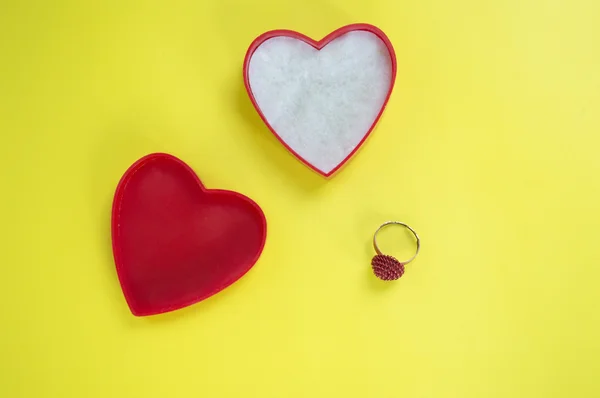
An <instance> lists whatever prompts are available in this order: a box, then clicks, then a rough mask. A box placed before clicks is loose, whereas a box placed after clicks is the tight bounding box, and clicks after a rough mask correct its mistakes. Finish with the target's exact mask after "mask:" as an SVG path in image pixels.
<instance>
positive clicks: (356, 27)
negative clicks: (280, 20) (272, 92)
mask: <svg viewBox="0 0 600 398" xmlns="http://www.w3.org/2000/svg"><path fill="white" fill-rule="evenodd" d="M352 31H367V32H371V33H373V34H374V35H376V36H377V37H379V38H380V39H381V41H382V42H383V43H384V44H385V46H386V47H387V49H388V51H389V53H390V60H391V64H392V82H391V84H390V89H389V91H388V93H387V96H386V98H385V101H384V103H383V105H382V107H381V110H380V111H379V114H378V115H377V117H376V118H375V120H374V121H373V124H372V125H371V128H370V129H369V131H367V132H366V133H365V136H364V137H363V139H362V140H361V141H360V142H359V144H358V145H357V146H356V148H354V150H353V151H352V152H351V153H350V154H349V155H348V156H347V157H346V158H345V159H344V160H343V161H342V162H341V163H340V164H338V165H337V166H336V167H335V168H334V169H333V170H331V171H330V172H329V173H323V172H322V171H320V170H319V169H317V168H316V167H314V166H313V165H312V164H311V163H310V162H308V161H307V160H306V159H304V158H303V157H302V156H300V155H299V154H298V153H297V152H296V151H294V150H293V149H292V148H290V146H289V145H287V144H286V143H285V141H284V140H283V139H282V138H281V137H280V136H279V134H277V131H275V129H274V128H273V127H272V126H271V125H270V124H269V122H268V121H267V119H266V117H265V115H264V114H263V113H262V112H261V110H260V107H259V106H258V103H257V102H256V99H255V98H254V95H253V94H252V89H251V87H250V79H249V76H248V74H249V68H250V59H251V58H252V55H253V54H254V52H255V51H256V49H257V48H258V47H259V46H260V45H261V44H262V43H264V42H265V41H267V40H269V39H272V38H274V37H281V36H285V37H291V38H294V39H298V40H302V41H304V42H305V43H307V44H309V45H311V46H313V47H314V48H316V49H317V50H321V49H323V48H324V47H325V46H326V45H327V44H329V43H330V42H332V41H333V40H335V39H337V38H338V37H340V36H342V35H344V34H346V33H348V32H352ZM396 72H397V63H396V53H395V51H394V47H393V46H392V43H391V42H390V40H389V39H388V37H387V36H386V35H385V33H383V31H381V29H379V28H377V27H376V26H373V25H369V24H351V25H346V26H343V27H341V28H339V29H337V30H335V31H333V32H331V33H330V34H328V35H327V36H325V37H324V38H323V39H321V40H319V41H316V40H313V39H311V38H310V37H308V36H305V35H303V34H302V33H298V32H295V31H293V30H282V29H279V30H272V31H269V32H266V33H263V34H262V35H260V36H259V37H257V38H256V39H255V40H254V41H253V42H252V44H250V47H249V48H248V51H247V52H246V57H245V59H244V85H245V86H246V91H247V92H248V96H249V97H250V101H252V105H254V108H256V111H257V112H258V114H259V115H260V118H261V119H262V120H263V122H264V123H265V124H266V125H267V127H268V128H269V130H270V131H271V132H272V133H273V134H274V135H275V137H277V139H278V140H279V142H281V143H282V144H283V146H284V147H286V148H287V150H288V151H290V152H291V153H292V154H293V155H294V156H295V157H296V158H297V159H299V160H300V161H301V162H302V163H304V164H305V165H307V166H308V167H310V168H311V169H312V170H314V171H316V172H317V173H319V174H320V175H322V176H323V177H331V176H333V175H334V174H335V173H336V172H337V171H338V170H339V169H341V168H342V167H343V166H344V165H345V164H346V163H347V162H348V161H349V160H350V159H351V158H352V157H353V156H354V155H355V154H356V152H358V150H359V149H360V147H362V145H363V144H364V143H365V141H366V140H367V138H368V137H369V135H370V134H371V132H372V131H373V129H374V128H375V126H376V125H377V122H378V121H379V119H380V118H381V115H382V114H383V111H384V110H385V107H386V105H387V103H388V101H389V99H390V96H391V95H392V90H393V88H394V83H395V81H396Z"/></svg>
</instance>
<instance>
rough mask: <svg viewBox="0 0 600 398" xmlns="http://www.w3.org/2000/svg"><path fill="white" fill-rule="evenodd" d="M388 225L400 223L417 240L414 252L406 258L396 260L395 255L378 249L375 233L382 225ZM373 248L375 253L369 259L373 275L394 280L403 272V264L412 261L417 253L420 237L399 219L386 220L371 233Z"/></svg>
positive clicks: (386, 279) (419, 246)
mask: <svg viewBox="0 0 600 398" xmlns="http://www.w3.org/2000/svg"><path fill="white" fill-rule="evenodd" d="M389 225H401V226H403V227H405V228H406V229H408V230H409V231H410V232H411V233H412V234H413V235H414V237H415V239H416V241H417V250H416V252H415V254H414V255H413V256H412V257H411V258H409V259H408V260H406V261H398V260H397V259H396V258H395V257H392V256H388V255H386V254H383V253H382V252H381V250H380V249H379V246H378V245H377V234H378V233H379V231H381V230H382V229H383V228H384V227H387V226H389ZM373 248H374V249H375V252H376V253H377V255H376V256H375V257H373V260H372V261H371V265H372V267H373V272H374V273H375V275H376V276H377V277H378V278H379V279H383V280H385V281H390V280H396V279H398V278H400V277H401V276H402V275H403V274H404V266H405V265H406V264H408V263H410V262H411V261H413V260H414V259H415V258H416V257H417V255H418V254H419V250H420V249H421V239H420V238H419V235H418V234H417V232H416V231H415V230H414V229H412V228H411V227H410V226H409V225H407V224H405V223H403V222H400V221H388V222H385V223H383V224H381V225H380V226H379V228H377V231H375V234H373Z"/></svg>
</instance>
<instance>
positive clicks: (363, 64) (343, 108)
mask: <svg viewBox="0 0 600 398" xmlns="http://www.w3.org/2000/svg"><path fill="white" fill-rule="evenodd" d="M243 72H244V84H245V86H246V90H247V92H248V95H249V97H250V100H251V101H252V104H253V105H254V107H255V108H256V110H257V112H258V114H259V115H260V117H261V118H262V120H263V121H264V123H265V124H266V125H267V127H268V128H269V130H271V132H272V133H273V134H274V135H275V137H277V139H279V141H280V142H281V143H282V144H283V145H284V146H285V147H286V148H287V149H288V150H289V151H290V152H291V153H292V154H293V155H294V156H295V157H296V158H298V159H299V160H300V161H301V162H302V163H304V164H305V165H307V166H308V167H310V168H311V169H313V170H314V171H316V172H317V173H319V174H321V175H322V176H324V177H330V176H332V175H333V174H335V173H336V172H337V171H338V170H339V169H340V168H341V167H342V166H343V165H344V164H346V163H347V162H348V161H349V160H350V159H351V158H352V157H353V155H354V154H355V153H356V152H357V151H358V149H359V148H360V147H361V146H362V145H363V143H364V142H365V141H366V139H367V138H368V136H369V135H370V134H371V132H372V131H373V129H374V128H375V125H376V124H377V122H378V121H379V119H380V117H381V115H382V114H383V111H384V109H385V107H386V105H387V102H388V100H389V98H390V95H391V93H392V89H393V86H394V82H395V79H396V56H395V52H394V49H393V47H392V44H391V42H390V40H389V39H388V37H387V36H386V35H385V34H384V33H383V32H382V31H381V30H380V29H379V28H377V27H375V26H372V25H368V24H352V25H347V26H344V27H342V28H340V29H337V30H335V31H334V32H332V33H330V34H329V35H327V36H326V37H325V38H323V39H322V40H319V41H315V40H313V39H311V38H309V37H307V36H305V35H303V34H301V33H298V32H294V31H291V30H273V31H269V32H266V33H264V34H262V35H260V36H259V37H258V38H256V39H255V40H254V41H253V42H252V44H251V45H250V47H249V48H248V51H247V53H246V57H245V60H244V70H243Z"/></svg>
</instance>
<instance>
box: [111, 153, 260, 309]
mask: <svg viewBox="0 0 600 398" xmlns="http://www.w3.org/2000/svg"><path fill="white" fill-rule="evenodd" d="M265 238H266V219H265V216H264V214H263V212H262V210H261V209H260V207H259V206H258V205H257V204H256V203H255V202H253V201H252V200H250V199H249V198H247V197H246V196H243V195H242V194H239V193H237V192H231V191H224V190H211V189H206V188H205V187H204V186H203V185H202V182H201V181H200V179H199V178H198V177H197V175H196V174H195V173H194V171H193V170H192V169H191V168H190V167H189V166H188V165H187V164H185V163H184V162H183V161H181V160H179V159H177V158H175V157H174V156H171V155H168V154H163V153H155V154H151V155H148V156H145V157H143V158H142V159H140V160H138V161H137V162H135V163H134V164H133V165H132V166H131V167H130V168H129V169H128V170H127V171H126V172H125V174H124V175H123V177H122V178H121V181H120V182H119V184H118V186H117V190H116V193H115V197H114V202H113V209H112V242H113V254H114V259H115V264H116V269H117V274H118V277H119V281H120V283H121V287H122V289H123V293H124V295H125V299H126V301H127V303H128V305H129V308H130V310H131V312H132V313H133V314H134V315H136V316H145V315H155V314H160V313H164V312H168V311H172V310H176V309H179V308H183V307H186V306H189V305H191V304H194V303H197V302H199V301H201V300H203V299H206V298H208V297H210V296H212V295H214V294H215V293H218V292H219V291H221V290H223V289H225V288H226V287H228V286H229V285H231V284H232V283H234V282H235V281H237V280H238V279H239V278H241V277H242V276H243V275H244V274H246V272H248V271H249V270H250V268H252V266H253V265H254V264H255V263H256V261H257V260H258V258H259V256H260V254H261V252H262V250H263V247H264V244H265Z"/></svg>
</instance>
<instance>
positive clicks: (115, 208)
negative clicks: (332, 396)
mask: <svg viewBox="0 0 600 398" xmlns="http://www.w3.org/2000/svg"><path fill="white" fill-rule="evenodd" d="M160 158H163V159H167V160H169V161H173V162H175V163H176V164H177V165H178V166H180V167H182V170H183V171H185V172H186V173H187V174H189V177H190V178H193V179H194V181H195V182H196V183H197V184H198V187H199V188H200V191H201V192H202V194H203V195H210V194H211V193H217V194H224V195H228V196H232V197H236V198H238V199H240V200H243V201H245V202H247V203H248V204H250V205H251V206H252V207H254V208H255V210H256V212H257V214H259V215H260V222H261V224H260V231H261V238H260V245H259V246H258V247H257V251H256V254H255V255H254V257H253V258H252V260H251V261H249V262H248V263H247V264H246V267H245V269H243V271H242V272H241V273H240V274H239V275H237V278H235V279H233V280H231V281H230V282H229V283H223V284H220V285H219V286H217V288H216V289H213V290H212V291H211V292H209V293H207V294H204V295H199V296H196V297H194V298H193V299H190V300H187V301H182V302H180V303H177V304H176V305H172V306H162V307H161V308H159V309H157V310H154V311H140V310H139V309H138V308H136V306H135V305H133V303H134V299H133V298H132V296H131V292H130V289H129V286H128V285H127V281H126V278H124V273H123V271H122V268H123V266H124V265H123V263H122V261H121V249H120V247H119V243H118V239H117V236H118V235H119V214H120V204H121V199H122V197H123V195H124V190H125V187H126V185H127V183H128V182H129V180H130V179H131V178H132V177H133V175H134V174H135V172H136V171H137V170H139V169H140V168H142V167H144V165H145V164H147V163H148V162H151V161H153V160H155V159H160ZM111 236H112V249H113V257H114V261H115V266H116V271H117V277H118V279H119V283H120V285H121V290H122V292H123V295H124V296H125V301H126V302H127V304H128V306H129V309H130V310H131V312H132V314H133V315H134V316H151V315H158V314H162V313H166V312H171V311H175V310H178V309H182V308H185V307H189V306H191V305H193V304H196V303H199V302H200V301H203V300H205V299H207V298H209V297H212V296H214V295H216V294H217V293H219V292H221V291H223V290H224V289H226V288H227V287H229V286H231V285H233V284H234V283H235V282H237V281H239V280H240V279H241V278H242V277H243V276H244V275H246V274H247V273H248V272H249V271H250V270H251V269H252V268H253V267H254V265H255V264H256V262H257V261H258V259H259V258H260V256H261V255H262V252H263V250H264V247H265V243H266V238H267V219H266V216H265V214H264V212H263V211H262V209H261V208H260V206H259V205H258V204H257V203H256V202H254V201H253V200H252V199H250V198H249V197H247V196H245V195H243V194H241V193H239V192H235V191H228V190H223V189H208V188H206V187H205V186H204V184H202V181H201V180H200V178H199V177H198V175H197V174H196V172H195V171H194V170H193V169H192V168H191V167H190V166H189V165H188V164H187V163H185V162H184V161H182V160H181V159H179V158H177V157H175V156H173V155H170V154H167V153H152V154H149V155H146V156H144V157H142V158H140V159H138V160H137V161H136V162H135V163H133V164H132V165H131V166H130V167H129V168H128V169H127V170H126V171H125V173H124V174H123V176H122V177H121V179H120V181H119V183H118V185H117V188H116V190H115V194H114V198H113V205H112V214H111Z"/></svg>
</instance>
